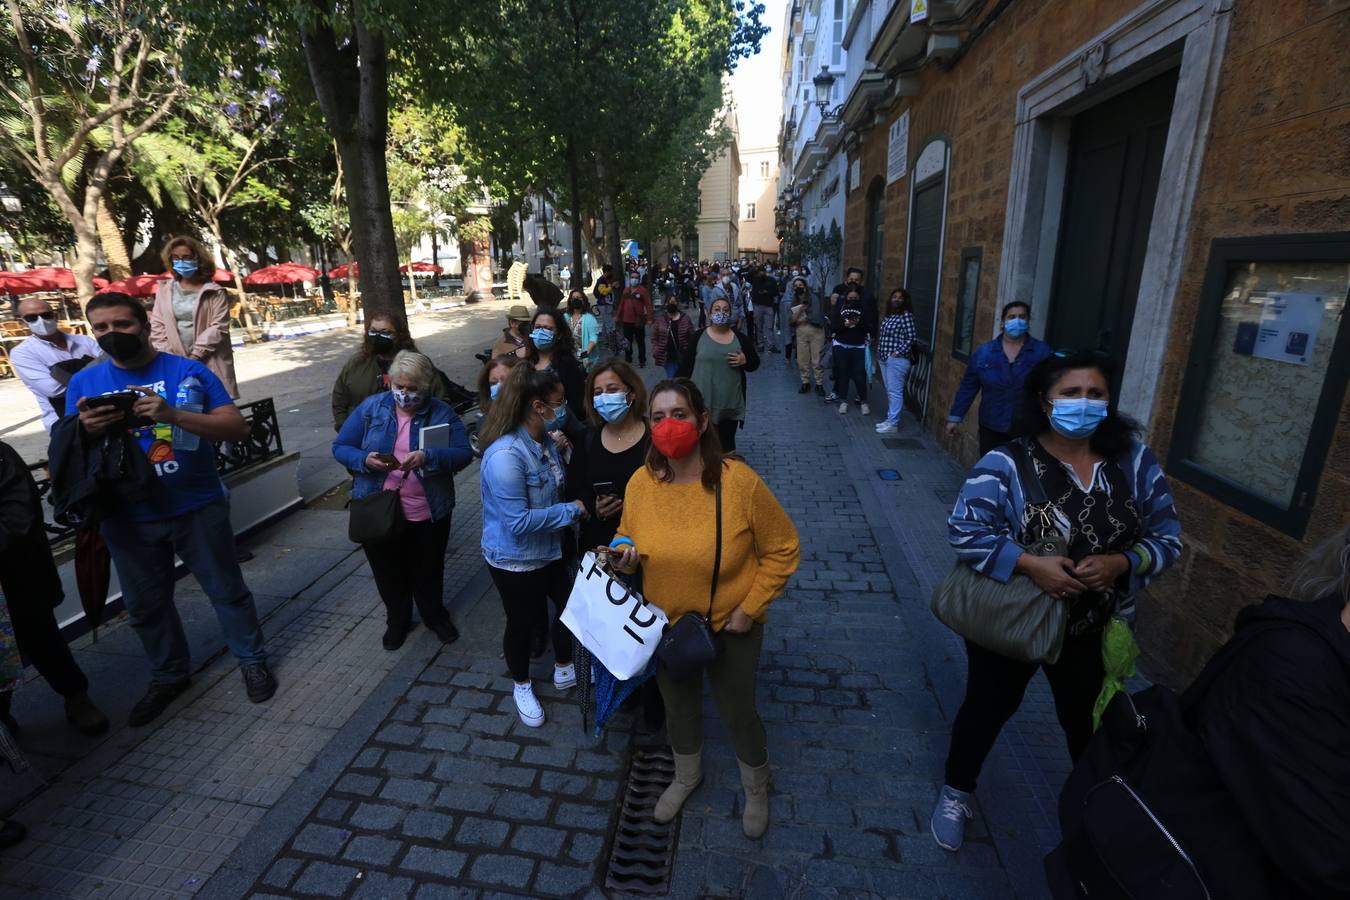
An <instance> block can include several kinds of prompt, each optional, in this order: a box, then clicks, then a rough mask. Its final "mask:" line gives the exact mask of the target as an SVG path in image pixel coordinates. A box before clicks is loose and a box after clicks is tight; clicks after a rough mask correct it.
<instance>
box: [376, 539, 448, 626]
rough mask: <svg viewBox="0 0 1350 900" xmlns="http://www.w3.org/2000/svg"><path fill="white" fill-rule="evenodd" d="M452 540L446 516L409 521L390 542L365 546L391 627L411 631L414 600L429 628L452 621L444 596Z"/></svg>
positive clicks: (423, 621)
mask: <svg viewBox="0 0 1350 900" xmlns="http://www.w3.org/2000/svg"><path fill="white" fill-rule="evenodd" d="M449 540H450V517H449V516H446V517H445V518H444V519H441V520H440V521H439V522H409V523H408V524H407V526H406V527H405V528H404V530H403V534H402V535H400V536H399V538H398V539H397V540H395V541H390V542H389V543H387V544H366V545H364V549H365V551H366V559H368V560H370V572H371V574H372V575H374V576H375V587H376V589H377V590H378V591H379V592H380V599H381V600H383V601H384V610H385V621H386V622H387V623H388V624H389V627H390V628H396V629H399V630H401V631H407V630H408V628H409V626H410V625H411V624H412V607H413V601H416V602H417V614H418V615H420V616H421V617H422V624H423V625H425V626H426V627H428V628H438V627H440V626H441V625H444V624H446V623H448V622H449V621H450V613H448V612H446V610H445V596H444V595H445V545H446V543H447V542H448V541H449Z"/></svg>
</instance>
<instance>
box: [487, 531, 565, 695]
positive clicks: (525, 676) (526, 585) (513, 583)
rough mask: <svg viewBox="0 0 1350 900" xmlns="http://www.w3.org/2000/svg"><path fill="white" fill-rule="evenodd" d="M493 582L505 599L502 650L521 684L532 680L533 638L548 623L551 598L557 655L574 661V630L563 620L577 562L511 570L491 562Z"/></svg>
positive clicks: (516, 679) (490, 568)
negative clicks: (531, 640)
mask: <svg viewBox="0 0 1350 900" xmlns="http://www.w3.org/2000/svg"><path fill="white" fill-rule="evenodd" d="M488 571H489V572H491V573H492V583H493V584H495V585H496V586H497V593H498V594H500V595H501V598H502V609H503V610H504V611H505V612H506V631H505V633H504V634H503V635H502V652H503V653H504V654H505V655H506V666H507V668H509V669H510V670H511V677H512V678H513V679H514V680H515V681H516V682H518V683H524V682H526V681H529V680H530V637H531V635H533V634H534V632H535V629H536V628H539V627H542V626H544V625H546V624H548V601H549V600H550V599H552V600H553V605H554V606H555V607H556V608H557V613H558V614H557V616H556V617H555V618H554V619H553V654H554V658H555V659H557V661H558V662H559V664H562V665H566V664H567V663H570V662H571V661H572V632H570V631H568V630H567V626H566V625H564V624H563V623H562V622H561V621H560V619H561V617H562V611H563V610H564V609H565V608H566V607H567V597H568V595H569V594H571V593H572V581H573V579H574V578H575V577H576V562H575V561H574V560H572V559H567V558H564V559H559V560H555V561H554V562H551V563H549V564H548V565H546V566H544V568H542V569H535V570H534V571H532V572H508V571H507V570H505V569H499V568H497V567H496V566H492V565H489V566H488Z"/></svg>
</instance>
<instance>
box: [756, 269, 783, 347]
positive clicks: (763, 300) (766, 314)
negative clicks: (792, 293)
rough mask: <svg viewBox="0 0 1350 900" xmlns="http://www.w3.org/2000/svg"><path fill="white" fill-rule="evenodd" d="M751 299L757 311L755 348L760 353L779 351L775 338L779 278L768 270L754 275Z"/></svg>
mask: <svg viewBox="0 0 1350 900" xmlns="http://www.w3.org/2000/svg"><path fill="white" fill-rule="evenodd" d="M750 300H751V301H752V303H753V304H754V311H755V349H756V350H758V351H759V352H760V353H763V352H764V351H765V350H768V351H769V352H770V353H777V352H778V344H777V342H776V341H775V340H774V331H773V327H774V317H775V316H776V315H777V310H778V280H777V279H776V278H774V277H773V275H772V274H770V273H769V272H768V271H766V270H761V271H760V272H759V273H758V274H756V275H754V276H753V278H752V279H751V282H750Z"/></svg>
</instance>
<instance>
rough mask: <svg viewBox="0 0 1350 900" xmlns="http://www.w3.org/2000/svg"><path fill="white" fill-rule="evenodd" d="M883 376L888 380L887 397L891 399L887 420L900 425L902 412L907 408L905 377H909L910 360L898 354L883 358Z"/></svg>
mask: <svg viewBox="0 0 1350 900" xmlns="http://www.w3.org/2000/svg"><path fill="white" fill-rule="evenodd" d="M881 377H882V378H883V379H885V381H886V398H887V400H888V401H889V404H888V409H887V410H886V421H887V422H890V423H891V424H892V425H899V424H900V413H901V412H902V411H903V410H904V408H905V379H906V378H908V377H909V360H908V359H906V358H905V357H897V356H892V357H891V358H890V359H885V360H882V362H881Z"/></svg>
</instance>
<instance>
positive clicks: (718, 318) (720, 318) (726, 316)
mask: <svg viewBox="0 0 1350 900" xmlns="http://www.w3.org/2000/svg"><path fill="white" fill-rule="evenodd" d="M730 321H731V313H724V312H715V313H713V314H712V323H713V324H714V325H725V324H727V323H728V322H730Z"/></svg>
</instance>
